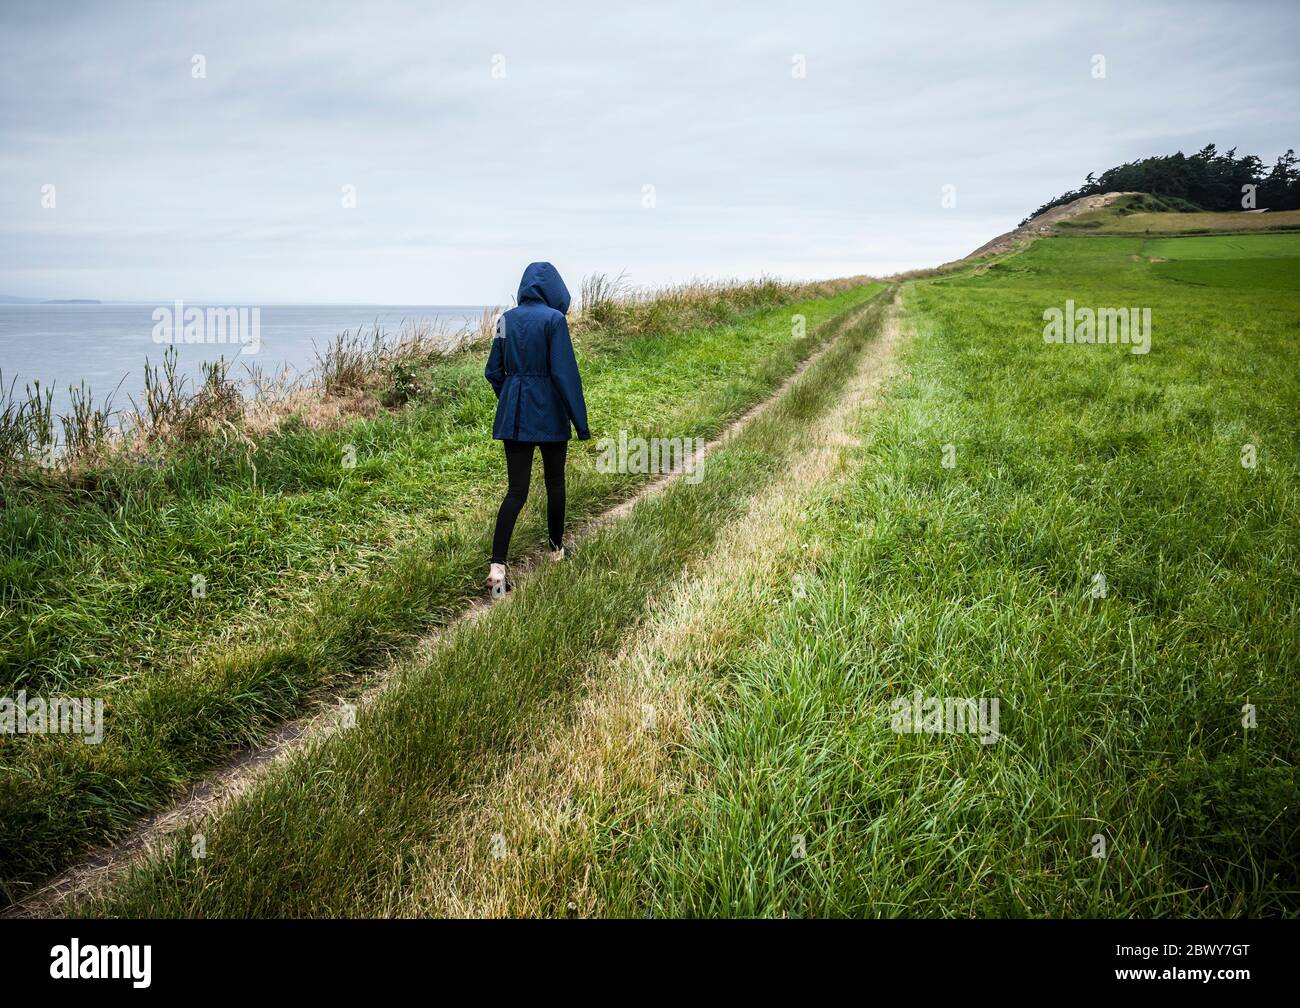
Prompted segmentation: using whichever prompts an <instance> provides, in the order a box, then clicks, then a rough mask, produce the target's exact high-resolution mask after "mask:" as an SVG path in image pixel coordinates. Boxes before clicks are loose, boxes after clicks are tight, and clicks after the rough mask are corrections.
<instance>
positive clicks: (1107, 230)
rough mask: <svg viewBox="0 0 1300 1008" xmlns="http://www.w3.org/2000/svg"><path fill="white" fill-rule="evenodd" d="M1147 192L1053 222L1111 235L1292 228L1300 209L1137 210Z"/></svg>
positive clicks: (1064, 228) (1299, 223)
mask: <svg viewBox="0 0 1300 1008" xmlns="http://www.w3.org/2000/svg"><path fill="white" fill-rule="evenodd" d="M1143 201H1147V202H1150V201H1152V198H1151V197H1148V196H1136V197H1128V198H1127V199H1124V200H1121V201H1118V202H1116V203H1114V204H1112V205H1111V206H1108V207H1105V208H1103V209H1100V210H1091V211H1088V212H1087V213H1082V214H1079V215H1078V216H1077V217H1073V218H1071V219H1070V220H1066V221H1061V222H1060V223H1059V224H1057V225H1056V226H1057V227H1058V228H1060V229H1061V230H1062V231H1064V232H1070V231H1081V232H1086V233H1093V234H1111V235H1130V234H1132V235H1136V234H1156V235H1161V234H1165V235H1193V234H1209V233H1219V232H1224V231H1232V232H1252V231H1293V230H1296V229H1300V210H1281V211H1269V212H1268V213H1207V212H1204V211H1201V212H1195V213H1167V212H1160V211H1154V212H1152V211H1142V210H1137V209H1136V207H1138V206H1140V205H1141V204H1142V202H1143Z"/></svg>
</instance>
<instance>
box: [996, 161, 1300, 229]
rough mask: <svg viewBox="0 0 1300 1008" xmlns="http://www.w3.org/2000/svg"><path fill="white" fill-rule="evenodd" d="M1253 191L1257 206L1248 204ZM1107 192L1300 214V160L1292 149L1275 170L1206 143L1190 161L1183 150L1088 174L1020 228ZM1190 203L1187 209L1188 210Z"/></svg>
mask: <svg viewBox="0 0 1300 1008" xmlns="http://www.w3.org/2000/svg"><path fill="white" fill-rule="evenodd" d="M1245 186H1254V187H1255V191H1254V206H1253V207H1252V206H1250V205H1248V203H1244V202H1243V200H1245V198H1246V196H1247V195H1248V193H1249V190H1247V189H1244V188H1243V187H1245ZM1107 192H1145V193H1151V194H1152V195H1155V196H1161V197H1164V198H1165V200H1166V201H1168V202H1170V203H1171V205H1172V206H1173V207H1174V208H1175V209H1180V210H1189V211H1190V210H1211V211H1224V210H1227V211H1232V210H1246V209H1269V210H1296V209H1300V159H1297V158H1296V153H1295V151H1294V150H1288V151H1287V152H1286V153H1285V154H1283V155H1282V156H1281V157H1279V158H1278V159H1277V163H1276V164H1275V165H1273V167H1272V168H1271V169H1266V168H1265V165H1264V162H1263V161H1261V160H1260V159H1259V158H1258V157H1256V156H1255V155H1254V154H1246V155H1244V156H1242V157H1237V148H1236V147H1233V148H1232V149H1231V150H1228V151H1225V152H1224V153H1222V154H1220V153H1219V151H1218V148H1217V147H1215V145H1214V144H1207V145H1206V146H1205V147H1203V148H1202V149H1201V150H1199V151H1197V152H1196V153H1195V154H1193V155H1191V156H1190V157H1188V156H1187V155H1185V154H1184V153H1183V152H1182V151H1179V152H1178V153H1177V154H1169V155H1166V156H1164V157H1149V158H1143V159H1142V160H1140V161H1130V162H1129V163H1128V164H1122V165H1120V166H1119V167H1117V168H1108V169H1107V170H1106V171H1104V172H1102V173H1101V174H1100V175H1094V174H1093V173H1092V172H1089V173H1088V177H1087V178H1086V179H1084V180H1083V185H1082V186H1080V187H1079V188H1078V189H1072V190H1070V191H1069V192H1067V193H1062V194H1061V195H1060V196H1058V197H1057V198H1056V199H1054V200H1051V201H1050V202H1048V203H1044V204H1043V205H1042V206H1040V207H1039V208H1038V209H1037V210H1035V211H1034V212H1033V213H1032V214H1030V215H1029V216H1028V217H1026V218H1025V219H1024V220H1023V221H1021V222H1020V223H1021V224H1024V223H1026V222H1027V221H1029V220H1030V219H1031V218H1033V217H1037V216H1038V215H1039V214H1040V213H1042V212H1043V211H1045V210H1050V209H1052V207H1055V206H1060V205H1061V204H1063V203H1069V202H1070V201H1071V200H1076V199H1078V198H1079V197H1081V196H1095V195H1097V194H1099V193H1107ZM1183 204H1186V205H1183Z"/></svg>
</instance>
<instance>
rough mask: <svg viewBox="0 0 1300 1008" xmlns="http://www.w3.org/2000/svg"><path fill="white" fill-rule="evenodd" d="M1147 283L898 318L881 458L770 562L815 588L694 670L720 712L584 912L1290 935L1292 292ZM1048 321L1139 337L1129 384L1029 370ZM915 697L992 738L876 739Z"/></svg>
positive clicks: (1036, 262) (1295, 839)
mask: <svg viewBox="0 0 1300 1008" xmlns="http://www.w3.org/2000/svg"><path fill="white" fill-rule="evenodd" d="M1252 241H1253V239H1252ZM1268 241H1269V242H1275V241H1277V239H1268ZM1285 242H1286V243H1287V244H1286V245H1285V246H1283V250H1284V251H1285V250H1286V249H1287V248H1290V249H1295V248H1297V247H1300V237H1296V238H1292V239H1285ZM1140 250H1141V241H1140V240H1138V239H1094V238H1089V239H1086V240H1083V239H1058V240H1050V241H1043V242H1039V243H1037V244H1036V245H1034V246H1033V247H1032V248H1031V249H1030V250H1028V251H1027V252H1025V253H1024V254H1022V255H1019V256H1015V257H1011V258H1009V259H1007V260H1005V261H1004V262H1003V263H1001V264H999V265H996V266H994V267H993V268H992V269H990V270H987V271H985V272H982V273H980V274H978V275H975V276H967V277H962V278H954V279H948V280H944V281H941V282H935V283H929V284H918V285H915V286H914V287H913V288H912V289H911V290H909V291H908V294H907V298H908V301H907V303H908V305H909V308H910V311H911V316H912V319H913V321H914V323H915V325H916V327H917V330H918V331H917V336H916V338H915V340H914V341H913V344H912V347H911V350H910V353H909V354H908V358H907V365H908V367H909V368H910V371H911V375H912V377H911V379H910V380H909V381H908V382H906V383H905V384H903V385H902V386H901V387H900V388H899V389H898V390H897V393H896V396H895V399H894V402H893V405H892V406H891V408H890V409H889V410H887V411H885V412H883V413H881V414H880V415H878V416H875V417H872V418H869V419H868V422H867V424H866V428H865V434H866V436H867V437H868V438H869V440H870V445H871V455H872V456H873V457H872V459H871V461H870V463H869V464H866V465H864V466H862V468H861V469H860V470H859V471H858V473H857V475H856V478H855V479H854V480H853V482H852V485H851V487H850V488H849V489H848V490H847V491H844V490H839V491H836V492H834V493H828V495H827V496H826V498H825V499H824V501H823V503H822V505H821V507H820V508H810V511H811V512H812V514H813V518H812V519H811V520H810V521H809V522H808V523H807V524H806V525H805V527H803V528H801V529H796V530H792V531H791V533H790V535H791V536H792V537H794V539H796V540H797V539H799V538H802V539H803V540H804V541H805V542H807V543H808V544H809V552H810V554H812V555H813V556H816V557H817V558H818V559H817V560H816V561H815V563H814V564H812V565H810V568H811V569H809V570H807V571H806V577H805V580H804V581H803V582H802V584H801V589H802V590H801V595H802V597H800V598H794V597H792V594H793V592H792V590H791V588H790V586H786V588H785V591H784V592H783V593H782V594H783V595H784V600H783V604H780V605H779V607H778V608H777V610H776V612H775V613H773V614H772V615H771V617H770V618H769V619H768V620H767V621H765V622H764V623H763V624H762V625H761V630H760V631H759V633H758V635H757V636H756V637H753V638H749V639H741V640H733V641H732V642H731V645H730V648H729V651H728V655H726V656H723V657H721V658H718V657H716V656H715V657H714V658H713V661H712V664H713V665H715V666H717V667H718V668H719V669H720V672H719V674H720V675H722V676H723V677H725V678H724V680H723V681H724V682H726V683H727V684H728V685H729V686H730V688H731V689H732V690H734V693H733V694H732V695H731V696H730V697H728V699H727V701H726V702H725V703H723V704H721V705H719V707H718V708H717V709H716V712H715V715H714V717H713V719H712V720H711V721H710V722H708V723H707V724H705V725H704V726H702V727H699V726H697V728H696V730H695V731H694V733H693V737H692V740H691V742H690V744H689V747H688V749H687V750H686V752H685V753H684V754H683V755H682V757H681V758H680V760H679V761H678V765H677V767H676V772H675V776H676V778H677V780H678V781H679V782H680V784H678V785H671V784H670V785H667V786H664V787H663V788H661V789H660V790H661V792H662V793H665V794H668V795H670V796H672V797H671V798H670V799H669V800H667V801H664V802H663V803H662V805H661V807H659V808H650V809H649V810H648V811H647V810H646V809H645V808H644V806H645V805H646V804H647V802H648V800H649V798H648V796H647V795H644V794H640V795H638V794H635V793H634V794H632V795H630V796H628V795H624V796H622V797H621V798H620V800H619V801H618V802H617V803H616V804H615V805H614V806H612V807H606V808H604V809H603V810H601V812H600V814H601V815H602V816H603V818H600V819H598V820H597V821H596V822H594V823H592V824H591V825H590V828H589V829H586V830H583V831H580V837H581V838H584V839H582V840H581V845H582V846H583V850H582V852H581V857H580V858H578V859H577V860H579V862H580V863H581V862H582V861H585V862H587V863H588V864H590V865H592V866H593V868H594V872H593V874H594V875H595V877H596V881H594V882H593V883H592V885H593V886H594V887H595V888H597V889H598V890H599V891H600V900H599V903H600V905H601V906H602V907H603V908H604V911H605V912H610V913H616V914H636V915H640V914H642V913H653V914H662V915H681V914H701V915H718V914H775V915H781V914H791V915H804V914H808V915H827V914H855V915H892V914H909V915H954V916H966V915H1006V914H1011V915H1020V914H1025V915H1042V916H1062V915H1087V914H1104V915H1121V916H1122V915H1130V914H1136V915H1159V914H1177V915H1184V914H1207V915H1218V914H1240V913H1256V914H1262V913H1278V912H1295V910H1296V909H1297V907H1298V906H1300V892H1298V890H1300V874H1298V871H1297V868H1298V865H1297V861H1298V855H1297V851H1300V806H1298V805H1297V802H1296V795H1297V793H1300V772H1298V771H1297V761H1298V760H1300V749H1298V746H1297V738H1296V733H1295V730H1294V726H1295V724H1296V723H1297V720H1298V719H1300V691H1298V688H1297V682H1296V671H1297V666H1298V662H1297V654H1296V642H1297V641H1298V640H1300V569H1298V563H1300V561H1298V559H1297V558H1298V557H1300V533H1298V532H1297V526H1296V515H1297V513H1298V511H1300V465H1298V463H1297V451H1298V450H1300V389H1298V384H1297V379H1296V371H1295V355H1296V340H1297V338H1300V325H1298V323H1297V319H1298V318H1300V275H1297V274H1296V273H1292V274H1291V281H1292V282H1291V284H1290V287H1289V289H1287V290H1279V289H1277V288H1275V287H1272V286H1269V285H1261V286H1251V285H1250V284H1249V283H1248V282H1247V277H1248V276H1249V274H1246V273H1243V274H1240V275H1239V276H1240V278H1241V280H1242V283H1241V284H1240V285H1239V286H1237V287H1236V288H1233V289H1227V290H1225V289H1214V290H1205V291H1201V290H1198V289H1196V288H1192V287H1189V286H1187V285H1184V284H1179V283H1173V282H1170V281H1169V280H1168V279H1166V278H1164V277H1162V276H1161V275H1160V272H1159V271H1158V270H1157V269H1155V268H1154V266H1157V265H1159V264H1151V263H1149V262H1147V261H1145V260H1144V259H1143V258H1141V257H1140V255H1139V252H1140ZM1201 251H1203V246H1197V245H1195V244H1184V243H1181V242H1171V243H1168V245H1167V247H1166V248H1165V249H1164V252H1165V254H1166V255H1169V256H1170V257H1171V259H1172V258H1173V257H1174V256H1177V255H1179V254H1180V253H1183V252H1185V253H1186V254H1187V255H1188V256H1189V257H1192V256H1195V255H1196V254H1198V253H1199V252H1201ZM1254 251H1258V249H1256V250H1254ZM1231 254H1232V252H1231V250H1230V249H1228V248H1227V246H1224V255H1225V256H1227V255H1231ZM1201 261H1207V260H1201ZM1227 261H1228V262H1232V261H1235V260H1227ZM1067 297H1072V298H1074V299H1075V300H1076V301H1077V302H1079V303H1081V304H1091V305H1108V306H1109V305H1139V306H1143V305H1146V306H1150V307H1151V308H1152V313H1153V317H1154V330H1155V335H1154V349H1153V351H1152V353H1151V354H1149V355H1148V356H1146V357H1140V356H1134V355H1131V354H1129V353H1127V352H1125V351H1124V349H1123V348H1121V347H1109V346H1108V347H1085V346H1074V347H1067V346H1051V345H1045V344H1044V343H1043V341H1042V339H1041V327H1042V322H1041V313H1042V310H1043V309H1044V308H1045V307H1048V306H1051V305H1061V304H1063V302H1064V300H1065V299H1066V298H1067ZM1246 442H1253V443H1255V444H1256V445H1258V448H1259V460H1260V461H1259V466H1258V468H1256V469H1254V470H1249V469H1246V468H1243V467H1242V465H1241V463H1240V459H1241V446H1242V444H1243V443H1246ZM945 443H953V444H955V445H956V446H957V466H956V468H955V469H952V470H949V469H945V468H943V467H942V466H941V464H940V458H941V446H942V445H943V444H945ZM1096 572H1103V573H1104V574H1105V576H1106V579H1107V582H1108V594H1107V597H1106V598H1103V599H1094V598H1092V597H1091V593H1090V590H1089V589H1090V587H1091V577H1092V575H1093V574H1094V573H1096ZM764 601H766V603H767V604H771V603H772V600H771V599H770V598H769V599H767V600H764ZM760 604H762V601H761V602H760ZM733 618H737V619H738V620H739V621H740V623H741V624H742V625H744V624H745V623H746V622H747V621H746V619H745V617H744V616H743V615H742V616H739V617H733ZM748 622H750V623H751V625H752V621H748ZM918 689H919V690H921V691H922V693H923V694H925V695H926V696H937V697H953V696H955V697H990V696H991V697H998V698H1000V701H1001V705H1002V707H1001V709H1002V718H1001V731H1002V733H1003V738H1002V739H1001V740H1000V741H999V742H997V743H995V744H993V745H991V746H983V745H981V744H980V743H979V742H978V741H977V740H975V739H973V738H970V737H959V736H951V735H935V736H927V735H897V734H894V733H893V732H892V731H891V730H890V727H889V703H890V702H891V701H892V700H893V699H894V698H896V697H898V696H900V695H907V694H909V693H910V692H911V691H913V690H918ZM1245 703H1251V704H1254V705H1256V709H1257V716H1258V727H1256V728H1254V729H1251V730H1250V731H1246V730H1245V729H1243V726H1242V723H1241V719H1242V705H1243V704H1245ZM578 800H579V801H581V796H579V799H578ZM630 810H637V811H638V812H639V814H637V815H635V816H631V811H630ZM629 816H631V818H632V819H634V820H635V821H637V822H640V823H641V826H640V828H639V829H637V830H636V831H635V835H634V836H633V837H632V838H631V839H629V838H628V837H627V835H626V830H625V829H623V827H626V826H627V825H628V817H629ZM612 824H617V825H618V827H620V828H619V829H616V830H615V829H610V830H607V829H605V827H606V826H610V825H612ZM1096 834H1102V835H1104V836H1106V837H1107V838H1108V843H1109V850H1108V856H1107V857H1106V858H1105V859H1104V860H1100V859H1094V858H1092V857H1090V856H1089V855H1090V853H1091V851H1092V849H1093V848H1092V838H1093V836H1094V835H1096ZM799 836H802V837H805V838H806V850H807V853H806V856H805V857H802V858H797V857H794V856H792V851H793V849H794V847H793V841H794V839H795V838H796V837H799ZM592 837H594V838H595V841H594V842H592V841H591V839H590V838H592ZM570 881H572V880H570Z"/></svg>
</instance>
